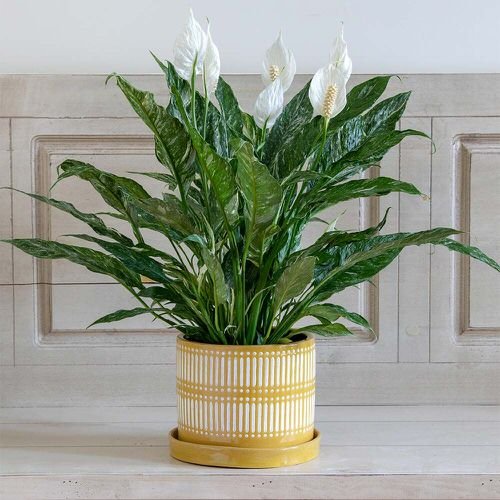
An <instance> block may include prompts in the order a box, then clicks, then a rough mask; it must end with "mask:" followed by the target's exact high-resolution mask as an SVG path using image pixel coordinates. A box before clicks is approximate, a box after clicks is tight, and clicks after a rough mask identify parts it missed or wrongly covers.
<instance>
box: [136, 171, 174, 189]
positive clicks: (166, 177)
mask: <svg viewBox="0 0 500 500" xmlns="http://www.w3.org/2000/svg"><path fill="white" fill-rule="evenodd" d="M129 173H130V174H137V175H144V176H146V177H151V179H156V180H157V181H160V182H164V183H165V184H166V185H167V186H168V187H169V188H170V189H175V188H176V186H177V182H176V180H175V178H174V177H173V176H172V175H170V174H166V173H164V172H129Z"/></svg>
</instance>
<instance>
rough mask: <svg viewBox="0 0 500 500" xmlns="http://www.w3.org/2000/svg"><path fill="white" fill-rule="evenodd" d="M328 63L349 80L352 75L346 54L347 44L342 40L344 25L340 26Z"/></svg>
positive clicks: (349, 60)
mask: <svg viewBox="0 0 500 500" xmlns="http://www.w3.org/2000/svg"><path fill="white" fill-rule="evenodd" d="M330 63H331V64H333V65H334V66H335V67H336V68H337V69H338V70H339V71H340V72H342V73H343V74H344V76H345V79H346V81H347V80H349V78H350V76H351V73H352V60H351V58H350V57H349V54H348V53H347V43H346V42H345V40H344V25H343V24H341V26H340V30H339V34H338V35H337V38H336V39H335V43H334V45H333V48H332V52H331V54H330Z"/></svg>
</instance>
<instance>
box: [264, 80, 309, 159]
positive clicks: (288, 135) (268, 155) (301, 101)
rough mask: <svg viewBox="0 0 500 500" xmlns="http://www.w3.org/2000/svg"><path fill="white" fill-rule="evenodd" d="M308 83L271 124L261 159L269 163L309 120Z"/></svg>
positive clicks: (293, 139)
mask: <svg viewBox="0 0 500 500" xmlns="http://www.w3.org/2000/svg"><path fill="white" fill-rule="evenodd" d="M309 84H310V82H307V83H306V85H305V86H304V88H303V89H302V90H301V91H300V92H299V93H298V94H296V95H295V97H293V98H292V99H291V101H290V102H289V103H288V104H287V105H286V106H285V107H284V108H283V111H282V113H281V114H280V116H279V117H278V119H277V120H276V123H275V124H274V125H273V128H272V129H271V131H270V132H269V135H268V137H267V139H266V143H265V145H264V149H263V159H264V160H263V161H264V163H266V164H271V163H273V161H274V158H275V156H276V154H277V152H278V151H279V150H280V149H282V148H283V147H284V146H285V147H286V144H287V143H292V142H294V141H295V140H297V137H296V135H297V134H298V133H300V132H301V130H302V127H304V125H305V124H306V123H308V122H309V121H310V120H311V117H312V112H313V109H312V105H311V102H310V100H309Z"/></svg>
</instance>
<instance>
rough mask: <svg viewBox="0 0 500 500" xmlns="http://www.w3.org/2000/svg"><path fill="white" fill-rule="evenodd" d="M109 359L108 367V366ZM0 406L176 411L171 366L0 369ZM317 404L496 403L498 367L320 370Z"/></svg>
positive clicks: (499, 397) (322, 366) (332, 366)
mask: <svg viewBox="0 0 500 500" xmlns="http://www.w3.org/2000/svg"><path fill="white" fill-rule="evenodd" d="M111 362H112V360H110V363H111ZM0 380H2V391H1V396H2V399H1V400H0V406H4V407H17V406H19V407H44V406H57V407H64V406H82V407H86V406H97V407H98V406H124V405H125V406H127V405H131V406H158V405H159V406H165V405H170V406H173V405H175V404H176V400H175V365H173V364H172V365H141V364H137V365H130V364H129V365H112V364H108V365H106V366H102V365H72V364H67V365H56V366H23V365H19V366H16V367H0ZM316 381H317V392H316V404H318V405H358V404H359V405H380V404H384V405H391V404H396V403H397V404H410V405H411V404H443V405H446V404H450V405H453V404H459V403H461V404H489V405H491V404H500V385H499V384H498V366H497V365H496V364H495V363H466V364H463V363H430V364H426V363H344V364H342V363H319V364H318V367H317V378H316Z"/></svg>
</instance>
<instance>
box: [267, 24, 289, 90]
mask: <svg viewBox="0 0 500 500" xmlns="http://www.w3.org/2000/svg"><path fill="white" fill-rule="evenodd" d="M296 70H297V67H296V64H295V57H294V56H293V54H292V51H291V50H290V49H288V48H287V47H286V46H285V44H284V43H283V37H282V36H281V32H280V34H279V35H278V38H276V40H275V42H274V43H273V44H272V45H271V47H269V49H267V51H266V56H265V58H264V61H263V62H262V81H263V82H264V85H270V84H271V83H273V82H274V81H275V80H276V79H279V80H280V81H281V85H282V87H283V92H286V91H287V90H288V89H289V88H290V85H291V84H292V81H293V77H294V76H295V72H296Z"/></svg>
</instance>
